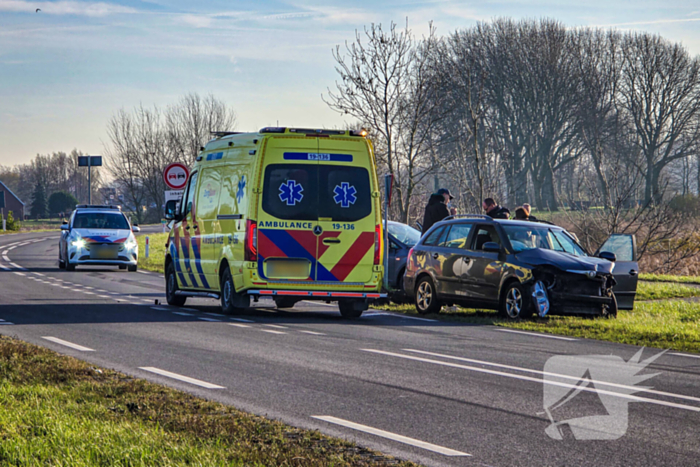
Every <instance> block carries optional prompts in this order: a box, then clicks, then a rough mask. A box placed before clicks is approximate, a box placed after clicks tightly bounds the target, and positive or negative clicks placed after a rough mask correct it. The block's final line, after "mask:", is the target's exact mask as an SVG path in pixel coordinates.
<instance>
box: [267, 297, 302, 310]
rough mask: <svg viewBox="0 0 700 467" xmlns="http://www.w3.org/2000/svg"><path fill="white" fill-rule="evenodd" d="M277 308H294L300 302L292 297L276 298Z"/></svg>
mask: <svg viewBox="0 0 700 467" xmlns="http://www.w3.org/2000/svg"><path fill="white" fill-rule="evenodd" d="M273 300H274V301H275V306H276V307H277V308H292V307H294V305H295V304H296V302H298V301H299V300H297V299H295V298H290V297H275V298H274V299H273Z"/></svg>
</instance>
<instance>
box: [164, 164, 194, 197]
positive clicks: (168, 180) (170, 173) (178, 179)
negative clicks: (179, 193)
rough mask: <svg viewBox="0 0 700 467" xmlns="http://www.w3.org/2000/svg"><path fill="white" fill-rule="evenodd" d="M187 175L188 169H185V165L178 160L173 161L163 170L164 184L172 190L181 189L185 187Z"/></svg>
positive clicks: (188, 173)
mask: <svg viewBox="0 0 700 467" xmlns="http://www.w3.org/2000/svg"><path fill="white" fill-rule="evenodd" d="M189 175H190V171H189V170H188V169H187V166H185V164H181V163H179V162H173V163H172V164H170V165H169V166H167V167H166V168H165V170H164V171H163V179H164V180H165V184H166V185H168V186H169V187H170V188H172V189H173V190H182V189H183V188H185V185H186V184H187V177H188V176H189Z"/></svg>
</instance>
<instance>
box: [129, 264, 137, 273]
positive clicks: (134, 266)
mask: <svg viewBox="0 0 700 467" xmlns="http://www.w3.org/2000/svg"><path fill="white" fill-rule="evenodd" d="M138 268H139V267H138V266H136V265H133V266H129V272H136V271H137V270H138Z"/></svg>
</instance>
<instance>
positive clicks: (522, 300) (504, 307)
mask: <svg viewBox="0 0 700 467" xmlns="http://www.w3.org/2000/svg"><path fill="white" fill-rule="evenodd" d="M499 311H500V313H501V316H503V317H504V318H508V319H519V318H529V317H531V316H532V311H533V310H532V300H531V299H530V297H529V295H528V294H527V292H526V289H525V287H523V285H522V284H521V283H519V282H511V283H510V284H508V285H507V286H506V288H505V290H504V291H503V294H502V296H501V303H500V310H499Z"/></svg>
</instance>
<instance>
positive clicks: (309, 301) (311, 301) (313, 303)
mask: <svg viewBox="0 0 700 467" xmlns="http://www.w3.org/2000/svg"><path fill="white" fill-rule="evenodd" d="M302 302H304V303H310V304H312V305H323V306H332V307H333V308H337V307H338V305H333V304H332V303H323V302H314V301H313V300H302Z"/></svg>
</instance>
